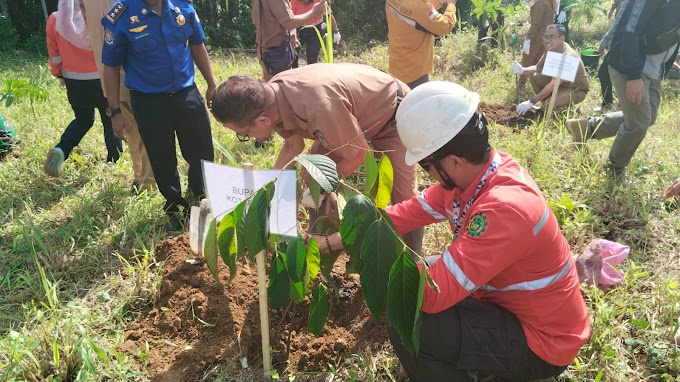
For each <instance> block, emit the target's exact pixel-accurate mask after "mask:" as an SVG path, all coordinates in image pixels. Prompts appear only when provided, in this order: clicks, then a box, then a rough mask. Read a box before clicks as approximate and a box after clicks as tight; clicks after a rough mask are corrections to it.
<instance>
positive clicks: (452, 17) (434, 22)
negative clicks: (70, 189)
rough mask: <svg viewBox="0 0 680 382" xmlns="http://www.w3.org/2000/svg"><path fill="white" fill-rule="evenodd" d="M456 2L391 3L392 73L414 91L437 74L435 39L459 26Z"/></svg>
mask: <svg viewBox="0 0 680 382" xmlns="http://www.w3.org/2000/svg"><path fill="white" fill-rule="evenodd" d="M455 4H456V0H452V1H449V2H445V1H444V2H441V3H440V1H439V0H432V1H430V0H408V1H402V0H387V2H386V3H385V14H386V16H387V30H388V32H387V36H388V53H389V60H390V62H389V72H390V73H391V74H392V75H393V76H395V77H397V78H398V79H400V80H402V81H404V82H406V84H407V85H408V86H409V87H410V88H411V89H413V88H415V87H416V86H418V85H420V84H423V83H425V82H427V81H429V79H430V74H431V73H432V72H433V71H434V36H443V35H445V34H447V33H449V32H451V30H452V29H453V27H454V26H455V25H456V5H455Z"/></svg>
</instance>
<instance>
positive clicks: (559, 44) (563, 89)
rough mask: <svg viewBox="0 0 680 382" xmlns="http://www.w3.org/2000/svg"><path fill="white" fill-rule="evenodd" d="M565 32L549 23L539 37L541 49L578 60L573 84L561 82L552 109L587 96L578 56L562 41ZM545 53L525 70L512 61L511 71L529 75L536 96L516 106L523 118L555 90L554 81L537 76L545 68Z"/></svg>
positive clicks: (573, 102) (583, 70)
mask: <svg viewBox="0 0 680 382" xmlns="http://www.w3.org/2000/svg"><path fill="white" fill-rule="evenodd" d="M565 35H566V30H565V28H564V25H562V24H551V25H549V26H548V27H547V28H546V30H545V34H544V35H543V43H544V44H545V49H546V50H547V51H550V52H556V53H561V54H566V55H568V56H572V57H576V58H578V59H579V64H578V70H577V71H576V78H575V79H574V82H569V81H561V82H560V87H559V89H558V90H557V98H556V99H555V107H558V108H559V107H563V106H567V105H570V104H574V105H575V104H578V103H581V102H583V100H584V99H586V94H588V88H589V85H588V76H587V75H586V69H585V67H584V66H583V61H581V56H580V55H579V54H578V53H576V51H575V50H574V49H572V47H571V46H569V44H567V43H566V42H565V41H564V38H565ZM546 55H547V53H545V54H543V56H542V57H541V59H540V61H538V64H536V65H532V66H529V67H523V66H521V65H520V64H518V63H516V62H514V63H513V64H512V71H513V73H515V74H520V75H525V76H531V87H532V88H533V89H534V92H535V93H536V95H535V96H533V97H531V98H529V100H527V101H524V102H522V103H520V104H519V105H517V113H518V114H519V115H524V113H526V112H527V111H528V110H529V109H530V108H531V107H532V106H533V105H534V104H535V103H536V102H539V101H545V100H547V99H550V97H551V95H552V91H553V89H554V88H555V79H554V78H552V77H549V76H544V75H543V74H541V72H542V71H543V66H544V65H545V58H546Z"/></svg>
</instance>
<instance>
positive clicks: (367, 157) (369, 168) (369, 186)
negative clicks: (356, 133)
mask: <svg viewBox="0 0 680 382" xmlns="http://www.w3.org/2000/svg"><path fill="white" fill-rule="evenodd" d="M364 170H366V185H365V187H364V195H366V196H368V197H369V198H371V199H374V198H375V190H376V188H375V185H376V182H377V180H378V163H376V161H375V157H374V156H373V153H371V152H370V151H366V154H364Z"/></svg>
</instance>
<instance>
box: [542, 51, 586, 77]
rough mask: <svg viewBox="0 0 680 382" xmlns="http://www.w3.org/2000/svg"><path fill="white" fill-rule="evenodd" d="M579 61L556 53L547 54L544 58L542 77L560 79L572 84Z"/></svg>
mask: <svg viewBox="0 0 680 382" xmlns="http://www.w3.org/2000/svg"><path fill="white" fill-rule="evenodd" d="M580 63H581V59H580V58H578V57H574V56H569V55H566V54H561V53H557V52H548V54H547V56H546V57H545V65H543V72H541V73H542V74H543V75H544V76H549V77H560V78H561V79H562V80H566V81H569V82H574V80H575V79H576V72H577V71H578V66H579V64H580Z"/></svg>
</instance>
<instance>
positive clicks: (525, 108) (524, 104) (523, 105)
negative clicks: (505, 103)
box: [517, 101, 534, 115]
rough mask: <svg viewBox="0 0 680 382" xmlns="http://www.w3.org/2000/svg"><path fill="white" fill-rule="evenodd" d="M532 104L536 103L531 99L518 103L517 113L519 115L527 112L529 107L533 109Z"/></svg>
mask: <svg viewBox="0 0 680 382" xmlns="http://www.w3.org/2000/svg"><path fill="white" fill-rule="evenodd" d="M532 106H534V103H533V102H531V101H524V102H522V103H520V104H519V105H517V114H518V115H524V114H526V112H527V111H529V109H531V107H532Z"/></svg>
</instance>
